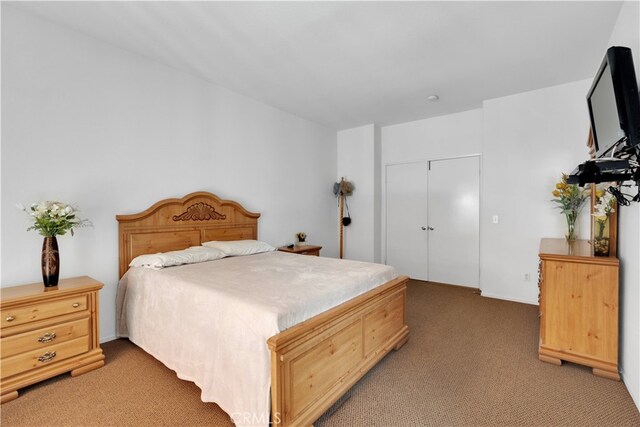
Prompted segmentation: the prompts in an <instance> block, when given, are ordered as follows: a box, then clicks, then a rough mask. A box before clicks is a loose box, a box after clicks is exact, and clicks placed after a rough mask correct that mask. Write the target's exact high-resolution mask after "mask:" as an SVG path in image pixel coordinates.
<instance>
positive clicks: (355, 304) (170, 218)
mask: <svg viewBox="0 0 640 427" xmlns="http://www.w3.org/2000/svg"><path fill="white" fill-rule="evenodd" d="M259 217H260V214H257V213H252V212H249V211H247V210H246V209H244V208H243V207H242V206H241V205H240V204H239V203H237V202H233V201H229V200H221V199H219V198H218V197H217V196H215V195H214V194H211V193H208V192H196V193H191V194H188V195H186V196H185V197H183V198H181V199H166V200H162V201H160V202H158V203H156V204H154V205H153V206H151V207H150V208H149V209H147V210H145V211H144V212H141V213H138V214H133V215H118V216H116V219H117V220H118V236H119V269H120V277H122V275H124V273H125V272H126V271H127V269H128V265H129V263H130V262H131V260H132V259H133V258H135V257H136V256H138V255H143V254H148V253H156V252H166V251H169V250H178V249H184V248H187V247H189V246H195V245H200V244H201V243H202V242H206V241H209V240H243V239H257V236H258V218H259ZM300 256H302V255H300ZM408 280H409V279H408V277H406V276H402V277H398V278H396V279H393V280H391V281H389V282H387V283H385V284H384V285H382V286H379V287H377V288H376V289H373V290H371V291H369V292H367V293H365V294H363V295H360V296H358V297H356V298H354V299H352V300H349V301H347V302H345V303H343V304H341V305H339V306H337V307H334V308H332V309H330V310H328V311H326V312H324V313H321V314H319V315H317V316H315V317H312V318H311V319H308V320H306V321H305V322H302V323H300V324H298V325H296V326H293V327H291V328H289V329H287V330H285V331H283V332H281V333H279V334H277V335H274V336H273V337H271V338H269V340H268V341H267V345H268V346H269V349H270V351H271V421H272V423H273V424H275V425H311V424H312V423H313V422H314V421H315V420H316V419H318V418H319V417H320V416H321V415H322V414H323V413H324V412H325V411H326V410H327V409H329V407H331V405H333V404H334V403H335V402H336V401H337V400H338V399H339V398H340V397H341V396H342V395H343V394H344V393H345V392H346V391H347V390H348V389H349V388H350V387H351V386H352V385H354V384H355V383H356V382H357V381H358V380H359V379H360V378H362V377H363V376H364V375H365V374H366V373H367V372H368V371H369V370H370V369H371V368H372V367H373V366H375V365H376V363H377V362H378V361H380V360H381V359H382V358H383V357H384V356H385V355H386V354H387V353H388V352H389V351H391V350H392V349H396V350H397V349H399V348H400V347H401V346H402V345H403V344H404V343H405V342H407V340H408V336H409V328H408V326H407V325H406V314H405V311H406V310H405V307H406V284H407V281H408Z"/></svg>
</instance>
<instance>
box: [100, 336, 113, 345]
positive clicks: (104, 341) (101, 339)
mask: <svg viewBox="0 0 640 427" xmlns="http://www.w3.org/2000/svg"><path fill="white" fill-rule="evenodd" d="M115 339H116V336H115V335H109V336H108V337H100V344H104V343H106V342H109V341H113V340H115Z"/></svg>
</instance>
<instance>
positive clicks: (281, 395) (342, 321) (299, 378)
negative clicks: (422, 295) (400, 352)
mask: <svg viewBox="0 0 640 427" xmlns="http://www.w3.org/2000/svg"><path fill="white" fill-rule="evenodd" d="M408 280H409V278H408V277H406V276H402V277H398V278H396V279H393V280H391V281H390V282H387V283H385V284H384V285H382V286H379V287H378V288H376V289H373V290H371V291H369V292H367V293H365V294H363V295H361V296H359V297H356V298H354V299H352V300H350V301H347V302H345V303H343V304H341V305H339V306H337V307H335V308H333V309H331V310H328V311H326V312H324V313H321V314H319V315H317V316H315V317H313V318H311V319H309V320H307V321H305V322H303V323H300V324H298V325H296V326H294V327H292V328H290V329H287V330H286V331H284V332H282V333H280V334H278V335H275V336H273V337H271V338H270V339H269V340H268V345H269V349H270V350H271V405H272V406H271V417H272V422H273V424H274V425H284V426H286V425H311V424H312V423H313V422H314V421H315V420H316V419H318V418H319V417H320V416H321V415H322V414H323V413H324V412H325V411H326V410H327V409H329V407H331V405H333V404H334V403H335V402H336V401H337V400H338V399H339V398H340V397H341V396H342V395H343V394H344V393H345V392H346V391H347V390H349V388H351V386H353V385H354V384H355V383H356V382H357V381H358V380H359V379H360V378H362V376H364V375H365V374H366V373H367V372H368V371H369V370H370V369H371V368H372V367H373V366H375V365H376V363H378V362H379V361H380V360H381V359H382V358H383V357H384V356H385V355H386V354H387V353H388V352H389V351H391V350H393V349H394V348H395V349H398V348H400V347H401V346H402V345H403V344H404V343H405V342H406V341H407V339H408V336H409V327H408V326H407V325H406V311H405V307H406V289H407V282H408Z"/></svg>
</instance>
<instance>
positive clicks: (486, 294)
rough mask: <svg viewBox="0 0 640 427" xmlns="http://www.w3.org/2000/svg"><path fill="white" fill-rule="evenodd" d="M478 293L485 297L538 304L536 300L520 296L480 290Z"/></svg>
mask: <svg viewBox="0 0 640 427" xmlns="http://www.w3.org/2000/svg"><path fill="white" fill-rule="evenodd" d="M480 295H482V296H483V297H486V298H493V299H501V300H504V301H511V302H519V303H521V304H529V305H538V303H537V302H536V301H529V300H525V299H521V298H513V297H506V296H504V295H496V294H491V293H489V292H485V291H481V293H480Z"/></svg>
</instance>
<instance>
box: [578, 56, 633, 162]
mask: <svg viewBox="0 0 640 427" xmlns="http://www.w3.org/2000/svg"><path fill="white" fill-rule="evenodd" d="M587 104H588V105H589V115H590V117H591V130H592V132H593V140H594V142H595V148H596V157H603V156H606V155H610V154H611V149H612V148H613V147H614V146H616V145H617V144H618V143H621V141H623V140H624V142H623V144H624V145H625V146H626V147H635V146H638V147H640V145H639V144H640V98H639V97H638V82H637V80H636V73H635V70H634V68H633V58H632V56H631V49H629V48H627V47H619V46H614V47H611V48H609V49H608V50H607V53H606V55H605V56H604V59H603V60H602V64H601V65H600V69H599V70H598V74H596V77H595V79H594V80H593V84H592V85H591V89H589V93H588V94H587ZM619 148H622V147H619ZM616 149H618V148H616Z"/></svg>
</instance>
